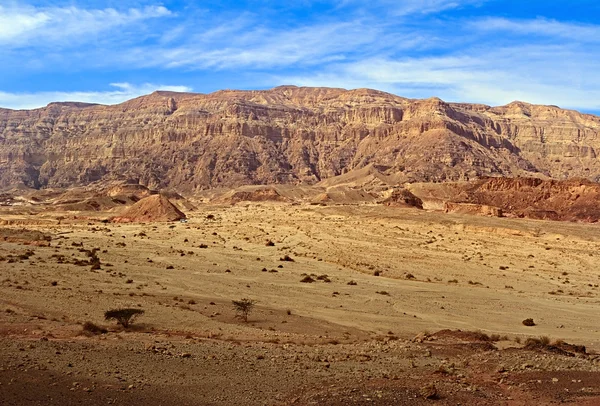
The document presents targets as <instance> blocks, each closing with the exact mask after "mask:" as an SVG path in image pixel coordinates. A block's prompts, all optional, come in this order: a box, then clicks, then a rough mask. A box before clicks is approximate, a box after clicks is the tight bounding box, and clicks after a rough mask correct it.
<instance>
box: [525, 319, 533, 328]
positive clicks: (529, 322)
mask: <svg viewBox="0 0 600 406" xmlns="http://www.w3.org/2000/svg"><path fill="white" fill-rule="evenodd" d="M523 325H524V326H528V327H532V326H535V322H534V321H533V319H531V318H529V319H525V320H523Z"/></svg>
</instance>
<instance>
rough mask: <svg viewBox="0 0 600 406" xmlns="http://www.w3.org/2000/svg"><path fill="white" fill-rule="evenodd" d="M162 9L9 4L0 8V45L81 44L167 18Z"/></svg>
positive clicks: (151, 7) (159, 7) (161, 7)
mask: <svg viewBox="0 0 600 406" xmlns="http://www.w3.org/2000/svg"><path fill="white" fill-rule="evenodd" d="M169 15H171V12H170V11H169V10H168V9H167V8H165V7H163V6H148V7H144V8H130V9H128V10H125V11H118V10H115V9H113V8H107V9H91V10H90V9H83V8H78V7H75V6H71V7H34V6H30V5H19V4H12V5H9V6H0V46H2V47H5V48H13V49H14V48H19V47H24V46H56V45H68V46H73V45H75V44H81V43H82V42H87V41H90V40H93V39H94V36H95V35H98V34H100V33H107V32H108V33H110V32H111V30H114V29H115V28H118V27H123V26H127V25H131V24H133V23H136V22H139V21H141V20H146V19H151V18H157V17H166V16H169Z"/></svg>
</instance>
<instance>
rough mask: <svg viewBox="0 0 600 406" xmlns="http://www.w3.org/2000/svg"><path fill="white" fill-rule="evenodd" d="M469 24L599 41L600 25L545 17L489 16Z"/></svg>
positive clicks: (539, 34) (515, 32) (521, 33)
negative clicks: (531, 18)
mask: <svg viewBox="0 0 600 406" xmlns="http://www.w3.org/2000/svg"><path fill="white" fill-rule="evenodd" d="M469 25H470V26H471V27H473V28H475V29H477V30H479V31H490V32H505V33H512V34H520V35H533V36H547V37H559V38H564V39H570V40H576V41H581V42H595V43H599V42H600V26H598V25H593V24H577V23H569V22H560V21H556V20H550V19H546V18H537V19H533V20H511V19H507V18H496V17H490V18H484V19H481V20H478V21H474V22H472V23H470V24H469Z"/></svg>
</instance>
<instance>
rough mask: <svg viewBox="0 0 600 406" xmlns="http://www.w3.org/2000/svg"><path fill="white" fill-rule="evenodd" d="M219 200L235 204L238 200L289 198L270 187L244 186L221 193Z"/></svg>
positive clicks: (285, 199) (282, 200)
mask: <svg viewBox="0 0 600 406" xmlns="http://www.w3.org/2000/svg"><path fill="white" fill-rule="evenodd" d="M219 200H220V201H221V202H224V203H231V204H236V203H239V202H289V201H290V200H289V199H288V198H287V197H285V196H283V195H282V194H281V193H279V192H278V191H277V190H276V189H275V188H272V187H259V188H255V187H244V188H240V189H236V190H232V191H231V192H229V193H226V194H225V195H223V196H222V197H221V198H220V199H219Z"/></svg>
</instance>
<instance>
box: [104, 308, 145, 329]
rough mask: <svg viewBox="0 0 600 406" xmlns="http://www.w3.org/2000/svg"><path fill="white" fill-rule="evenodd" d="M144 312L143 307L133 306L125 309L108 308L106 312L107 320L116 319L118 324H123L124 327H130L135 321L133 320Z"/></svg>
mask: <svg viewBox="0 0 600 406" xmlns="http://www.w3.org/2000/svg"><path fill="white" fill-rule="evenodd" d="M143 314H144V311H143V310H142V309H133V308H125V309H113V310H107V311H106V312H105V313H104V319H105V320H116V321H117V323H118V324H120V325H121V326H123V328H129V326H130V325H131V324H132V323H133V321H134V320H135V319H136V318H137V317H139V316H141V315H143Z"/></svg>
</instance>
